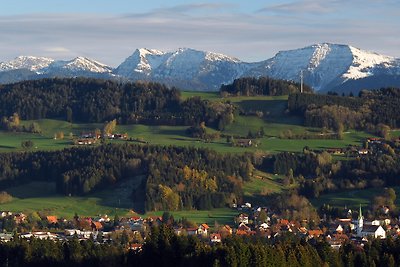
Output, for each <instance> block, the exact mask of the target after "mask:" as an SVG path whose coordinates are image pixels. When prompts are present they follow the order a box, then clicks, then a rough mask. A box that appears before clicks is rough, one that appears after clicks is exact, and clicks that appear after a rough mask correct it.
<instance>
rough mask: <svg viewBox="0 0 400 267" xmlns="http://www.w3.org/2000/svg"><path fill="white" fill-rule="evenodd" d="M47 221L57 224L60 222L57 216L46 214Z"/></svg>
mask: <svg viewBox="0 0 400 267" xmlns="http://www.w3.org/2000/svg"><path fill="white" fill-rule="evenodd" d="M46 220H47V223H49V224H56V223H57V222H58V219H57V216H46Z"/></svg>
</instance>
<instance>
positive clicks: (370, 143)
mask: <svg viewBox="0 0 400 267" xmlns="http://www.w3.org/2000/svg"><path fill="white" fill-rule="evenodd" d="M395 142H400V137H398V138H393V139H392V140H385V139H383V138H378V137H369V138H366V139H365V147H364V148H363V147H357V146H349V147H346V148H339V147H332V148H327V149H326V152H328V153H329V154H333V155H346V154H347V155H351V156H363V155H368V154H371V153H382V151H384V148H385V146H387V145H390V146H391V145H393V143H395Z"/></svg>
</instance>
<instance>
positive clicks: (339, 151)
mask: <svg viewBox="0 0 400 267" xmlns="http://www.w3.org/2000/svg"><path fill="white" fill-rule="evenodd" d="M326 152H328V153H329V154H333V155H343V154H344V152H343V150H342V149H341V148H337V147H334V148H327V149H326Z"/></svg>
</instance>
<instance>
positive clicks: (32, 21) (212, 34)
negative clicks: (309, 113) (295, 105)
mask: <svg viewBox="0 0 400 267" xmlns="http://www.w3.org/2000/svg"><path fill="white" fill-rule="evenodd" d="M201 8H205V7H201ZM183 9H184V8H182V10H183ZM187 10H188V9H187ZM185 12H186V11H185ZM187 12H189V11H187ZM210 13H211V14H200V15H199V14H196V15H193V14H190V15H189V14H187V13H184V14H182V13H175V15H174V16H172V15H170V14H172V13H169V14H161V13H151V14H141V15H139V14H138V15H132V16H125V15H120V16H106V15H93V14H91V15H90V14H61V15H57V16H55V15H24V16H8V17H0V25H1V26H0V36H2V41H1V42H0V61H7V60H10V59H12V58H14V57H16V56H19V55H35V56H48V57H53V58H55V59H70V58H72V57H76V56H86V57H89V58H93V59H96V60H98V61H100V62H103V63H105V64H109V65H111V66H114V67H116V66H117V65H118V64H120V63H121V62H122V61H123V60H124V59H125V58H126V57H128V56H129V55H131V54H132V53H133V52H134V50H135V49H136V48H141V47H149V48H156V49H160V50H165V51H173V50H176V49H177V48H179V47H190V48H194V49H199V50H208V51H213V52H219V53H224V54H227V55H230V56H234V57H237V58H239V59H241V60H244V61H260V60H265V59H267V58H269V57H271V56H273V55H274V54H275V53H277V52H278V51H279V50H286V49H295V48H299V47H303V46H307V45H311V44H314V43H319V42H332V43H345V44H351V45H354V46H357V47H360V48H363V49H367V50H372V51H378V52H381V53H384V54H388V55H392V56H399V55H400V53H399V52H400V51H399V47H400V46H399V43H398V41H397V40H398V39H394V38H393V37H392V38H390V39H388V36H397V29H396V28H395V27H393V24H394V22H396V21H388V22H386V21H381V22H377V21H375V20H373V19H370V18H368V19H367V18H366V20H365V21H362V20H360V19H354V20H350V19H347V20H335V21H331V20H325V19H321V18H320V17H316V16H307V18H308V19H307V20H304V19H298V18H296V17H293V18H285V19H284V20H283V19H282V18H281V17H278V16H274V15H269V14H265V13H263V14H261V13H256V14H242V15H237V14H228V13H224V14H213V13H212V12H210ZM393 20H397V22H398V19H397V17H394V18H393ZM371 36H374V38H371ZM385 40H388V41H387V42H385Z"/></svg>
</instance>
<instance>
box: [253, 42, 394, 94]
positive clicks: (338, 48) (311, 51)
mask: <svg viewBox="0 0 400 267" xmlns="http://www.w3.org/2000/svg"><path fill="white" fill-rule="evenodd" d="M398 63H399V62H398V60H397V61H396V59H395V58H393V57H388V56H383V55H379V54H376V53H372V52H368V51H363V50H360V49H358V48H355V47H352V46H348V45H338V44H328V43H323V44H316V45H312V46H308V47H305V48H301V49H296V50H289V51H281V52H279V53H277V54H276V55H275V56H274V57H273V58H271V59H268V60H266V61H264V62H263V63H262V64H261V66H260V67H258V68H254V69H252V70H250V71H249V72H248V73H246V75H248V76H261V75H267V76H270V77H274V78H279V79H285V80H294V81H299V80H300V73H301V72H303V75H304V81H305V83H307V84H309V85H310V86H312V87H313V88H314V89H315V90H317V91H319V90H324V91H325V90H330V89H332V88H335V87H338V86H340V85H341V84H344V83H346V82H347V81H351V80H359V79H363V78H366V77H369V76H373V75H374V74H375V72H377V71H378V70H379V69H381V70H382V69H384V70H385V71H386V70H387V71H389V70H390V71H391V72H392V73H393V74H397V75H398V74H400V72H399V70H400V68H399V66H400V65H399V64H398Z"/></svg>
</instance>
